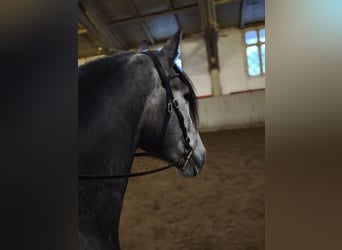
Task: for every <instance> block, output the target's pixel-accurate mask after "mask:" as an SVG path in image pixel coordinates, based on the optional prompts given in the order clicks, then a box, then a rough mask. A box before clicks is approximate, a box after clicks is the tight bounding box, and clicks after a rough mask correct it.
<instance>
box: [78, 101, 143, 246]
mask: <svg viewBox="0 0 342 250" xmlns="http://www.w3.org/2000/svg"><path fill="white" fill-rule="evenodd" d="M122 101H123V100H122ZM122 101H121V102H120V103H119V104H120V105H118V109H117V111H118V112H116V113H115V114H109V113H107V114H105V116H108V117H112V116H114V115H116V116H117V117H116V118H115V117H114V118H115V119H116V120H115V119H114V118H113V119H110V118H108V121H105V123H104V124H102V125H101V126H109V128H110V131H108V135H107V136H105V135H101V136H95V135H98V132H97V133H92V132H90V133H89V135H90V136H85V138H81V140H82V142H83V143H82V142H81V143H80V144H81V145H80V148H81V150H80V168H79V172H80V173H81V174H94V175H96V174H98V175H111V174H125V173H129V172H130V168H131V164H132V161H133V157H134V153H135V149H136V141H137V136H138V123H139V117H140V115H141V113H142V111H143V107H141V106H142V105H141V104H139V105H140V107H138V108H137V107H132V103H134V100H125V101H126V103H122ZM122 107H127V108H126V109H123V108H122ZM132 109H135V112H136V113H135V114H134V118H133V119H129V118H127V115H125V114H127V113H129V112H131V111H132ZM119 111H120V112H122V113H121V114H120V112H119ZM125 117H126V118H125ZM118 118H119V119H118ZM94 129H95V130H96V129H98V128H94ZM104 129H105V128H104ZM102 132H103V131H102ZM99 137H101V138H99ZM127 181H128V180H127V178H122V179H115V180H94V181H93V180H80V181H79V231H80V235H81V237H79V245H80V249H88V248H89V249H107V248H110V249H113V247H114V249H120V246H119V238H118V233H119V219H120V213H121V208H122V204H123V198H124V194H125V191H126V187H127ZM100 246H101V247H100Z"/></svg>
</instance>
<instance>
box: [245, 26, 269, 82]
mask: <svg viewBox="0 0 342 250" xmlns="http://www.w3.org/2000/svg"><path fill="white" fill-rule="evenodd" d="M245 44H246V56H247V66H248V75H249V76H259V75H261V74H265V71H266V69H265V28H262V29H257V30H249V31H246V33H245Z"/></svg>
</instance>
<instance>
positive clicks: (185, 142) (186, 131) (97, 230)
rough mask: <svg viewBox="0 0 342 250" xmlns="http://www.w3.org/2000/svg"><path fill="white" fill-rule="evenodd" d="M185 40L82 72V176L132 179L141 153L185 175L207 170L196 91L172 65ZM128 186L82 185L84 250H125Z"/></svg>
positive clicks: (119, 182)
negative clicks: (124, 210)
mask: <svg viewBox="0 0 342 250" xmlns="http://www.w3.org/2000/svg"><path fill="white" fill-rule="evenodd" d="M180 38H181V32H180V31H178V32H177V34H176V35H175V36H174V37H172V38H170V39H169V40H168V41H167V42H166V44H165V45H164V46H163V48H162V50H161V51H153V52H152V51H145V52H137V53H133V52H126V53H121V54H119V55H114V56H108V57H105V58H102V59H99V60H97V61H93V62H90V63H87V64H85V65H84V66H81V67H80V68H79V96H78V99H79V102H78V103H79V107H78V109H79V118H78V120H79V175H83V176H98V175H101V176H120V175H122V174H126V173H130V170H131V166H132V163H133V158H134V154H135V151H136V150H137V148H138V147H139V148H142V149H144V150H146V151H147V152H148V153H150V154H152V155H153V156H155V157H158V158H160V159H162V160H164V161H166V162H169V163H173V166H175V167H176V169H177V171H178V172H179V173H180V175H182V176H195V175H197V174H198V173H199V171H200V170H201V169H202V167H203V165H204V162H205V155H206V151H205V148H204V146H203V144H202V141H201V138H200V136H199V133H198V131H197V126H196V123H197V104H196V98H195V94H194V90H193V88H192V86H191V84H190V81H189V80H188V78H187V77H186V75H185V74H184V73H183V72H182V71H180V70H179V69H178V68H177V67H176V66H175V65H174V59H175V57H176V56H177V49H178V46H179V41H180ZM127 181H128V178H127V177H124V178H113V179H93V180H92V179H90V180H85V179H82V178H80V179H79V184H78V195H79V200H78V201H79V207H78V218H79V219H78V220H79V230H78V236H79V241H78V242H79V249H83V250H84V249H92V250H95V249H96V250H102V249H120V244H119V236H118V233H119V219H120V212H121V208H122V203H123V198H124V194H125V191H126V187H127Z"/></svg>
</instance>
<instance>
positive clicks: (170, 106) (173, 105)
mask: <svg viewBox="0 0 342 250" xmlns="http://www.w3.org/2000/svg"><path fill="white" fill-rule="evenodd" d="M141 53H142V54H145V55H147V56H149V57H150V58H151V59H152V61H153V64H154V66H155V68H156V69H157V71H158V74H159V77H160V79H161V82H162V86H163V87H164V89H165V91H166V97H167V118H166V119H165V120H164V125H163V127H164V129H163V134H162V136H161V139H162V140H163V139H164V137H165V133H166V127H167V124H168V121H169V117H170V114H171V112H172V110H174V111H175V113H176V115H177V118H178V120H179V124H180V127H181V130H182V133H183V137H184V140H185V151H184V155H183V156H182V157H181V158H180V159H179V160H178V161H176V162H173V163H171V164H168V165H165V166H162V167H159V168H156V169H152V170H148V171H142V172H134V173H127V174H115V175H78V179H88V180H89V179H91V180H99V179H101V180H108V179H119V178H128V177H138V176H144V175H149V174H153V173H157V172H160V171H163V170H166V169H168V168H171V167H176V168H179V169H182V170H183V171H184V170H185V169H186V167H187V164H188V162H189V160H190V158H191V156H192V153H193V151H194V149H193V147H191V145H190V138H189V137H188V133H187V130H186V127H185V124H184V117H183V114H182V113H181V112H180V111H179V106H178V105H179V104H178V101H177V100H176V99H175V98H174V95H173V92H172V89H171V85H170V80H171V79H172V78H171V79H170V78H169V77H167V76H166V75H165V73H164V71H163V70H162V66H161V63H160V61H159V59H158V57H157V56H156V55H155V54H154V53H153V52H151V51H143V52H141ZM172 67H173V68H174V70H175V71H176V72H177V74H178V77H180V79H181V80H182V81H187V79H186V78H185V77H184V75H183V74H182V73H181V72H180V70H179V69H178V67H177V66H176V65H175V64H174V63H173V62H172ZM142 156H146V157H149V156H151V155H150V154H149V153H147V152H142V153H135V154H134V157H142Z"/></svg>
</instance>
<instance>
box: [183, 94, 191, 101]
mask: <svg viewBox="0 0 342 250" xmlns="http://www.w3.org/2000/svg"><path fill="white" fill-rule="evenodd" d="M183 97H184V99H185V100H187V101H190V93H185V94H184V95H183Z"/></svg>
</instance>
